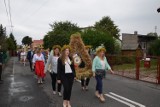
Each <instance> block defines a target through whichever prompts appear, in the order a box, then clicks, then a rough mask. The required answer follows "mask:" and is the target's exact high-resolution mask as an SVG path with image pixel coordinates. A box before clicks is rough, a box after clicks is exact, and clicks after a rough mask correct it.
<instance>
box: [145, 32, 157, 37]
mask: <svg viewBox="0 0 160 107" xmlns="http://www.w3.org/2000/svg"><path fill="white" fill-rule="evenodd" d="M147 35H148V36H156V37H158V34H157V33H153V32H150V33H148V34H147Z"/></svg>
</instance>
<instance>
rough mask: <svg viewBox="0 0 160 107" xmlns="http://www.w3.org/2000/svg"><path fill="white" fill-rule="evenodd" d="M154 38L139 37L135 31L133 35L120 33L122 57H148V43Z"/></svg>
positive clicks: (148, 36)
mask: <svg viewBox="0 0 160 107" xmlns="http://www.w3.org/2000/svg"><path fill="white" fill-rule="evenodd" d="M155 39H156V36H150V35H141V34H138V32H137V31H135V32H134V34H128V33H122V55H138V56H144V57H145V56H146V55H148V49H149V47H150V43H152V42H153V41H154V40H155Z"/></svg>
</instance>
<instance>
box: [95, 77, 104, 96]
mask: <svg viewBox="0 0 160 107" xmlns="http://www.w3.org/2000/svg"><path fill="white" fill-rule="evenodd" d="M95 78H96V81H97V84H96V91H98V92H99V94H102V88H103V82H102V79H103V78H102V77H101V76H98V75H96V77H95Z"/></svg>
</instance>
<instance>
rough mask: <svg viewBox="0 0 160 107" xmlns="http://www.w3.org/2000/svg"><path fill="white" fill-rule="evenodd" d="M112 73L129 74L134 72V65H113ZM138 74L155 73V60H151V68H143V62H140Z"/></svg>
mask: <svg viewBox="0 0 160 107" xmlns="http://www.w3.org/2000/svg"><path fill="white" fill-rule="evenodd" d="M113 70H114V71H125V72H127V71H129V72H135V70H136V64H135V63H133V64H120V65H114V66H113ZM140 72H144V73H156V72H157V60H156V59H152V60H151V67H150V68H145V67H144V61H140Z"/></svg>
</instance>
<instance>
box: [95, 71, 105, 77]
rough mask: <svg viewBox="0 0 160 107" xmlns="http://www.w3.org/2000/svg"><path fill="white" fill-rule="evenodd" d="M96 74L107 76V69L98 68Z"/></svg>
mask: <svg viewBox="0 0 160 107" xmlns="http://www.w3.org/2000/svg"><path fill="white" fill-rule="evenodd" d="M95 74H96V76H100V77H104V76H105V70H104V69H96V72H95Z"/></svg>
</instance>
